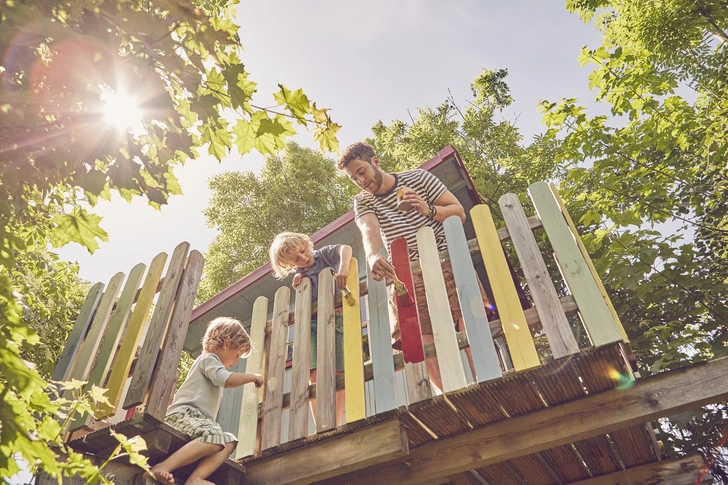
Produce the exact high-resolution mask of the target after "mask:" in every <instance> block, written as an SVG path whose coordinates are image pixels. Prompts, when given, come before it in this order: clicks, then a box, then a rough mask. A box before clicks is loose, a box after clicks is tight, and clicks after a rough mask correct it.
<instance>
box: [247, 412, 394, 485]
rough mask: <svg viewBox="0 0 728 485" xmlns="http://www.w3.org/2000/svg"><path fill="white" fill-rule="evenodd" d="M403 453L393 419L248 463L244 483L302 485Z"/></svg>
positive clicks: (252, 484) (251, 484)
mask: <svg viewBox="0 0 728 485" xmlns="http://www.w3.org/2000/svg"><path fill="white" fill-rule="evenodd" d="M407 452H408V444H407V433H406V431H405V430H404V429H403V428H402V425H401V424H400V423H399V420H396V419H395V420H390V421H385V422H383V423H379V424H376V425H374V426H370V427H367V428H364V429H362V430H359V431H357V432H355V433H353V434H344V435H340V436H337V437H334V438H330V439H326V440H322V441H319V442H316V443H310V444H308V445H307V446H305V447H302V448H297V449H294V450H291V451H288V452H286V453H284V454H282V455H276V456H273V457H271V458H268V459H262V460H258V461H255V462H252V463H249V464H247V465H246V469H247V470H246V473H245V484H246V485H264V484H265V485H268V484H273V483H275V484H276V485H303V484H307V483H313V482H318V481H319V480H325V479H328V478H331V477H336V476H337V475H340V474H341V473H347V472H352V471H354V470H359V469H361V468H364V467H367V466H373V465H377V464H379V463H383V462H386V461H388V460H392V459H395V458H403V457H405V456H407ZM337 483H343V482H337ZM371 483H394V482H371Z"/></svg>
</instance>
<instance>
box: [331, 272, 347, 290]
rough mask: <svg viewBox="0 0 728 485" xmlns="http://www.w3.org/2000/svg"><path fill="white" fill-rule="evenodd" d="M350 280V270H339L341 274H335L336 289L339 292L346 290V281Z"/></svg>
mask: <svg viewBox="0 0 728 485" xmlns="http://www.w3.org/2000/svg"><path fill="white" fill-rule="evenodd" d="M348 279H349V269H348V268H339V272H338V273H336V274H334V280H336V287H337V288H339V291H341V290H343V289H344V288H346V281H347V280H348Z"/></svg>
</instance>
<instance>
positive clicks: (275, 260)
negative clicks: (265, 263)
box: [268, 232, 313, 280]
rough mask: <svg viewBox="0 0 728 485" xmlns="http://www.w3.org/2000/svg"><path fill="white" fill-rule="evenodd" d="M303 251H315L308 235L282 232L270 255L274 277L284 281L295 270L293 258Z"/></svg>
mask: <svg viewBox="0 0 728 485" xmlns="http://www.w3.org/2000/svg"><path fill="white" fill-rule="evenodd" d="M303 249H313V241H311V238H310V237H308V236H307V235H306V234H301V233H298V232H282V233H280V234H278V235H277V236H276V237H275V239H273V242H272V243H271V245H270V250H269V251H268V254H269V255H270V264H271V266H272V267H273V275H274V276H275V277H276V278H278V279H279V280H282V279H283V278H285V277H286V276H288V275H289V274H290V273H291V272H292V271H293V270H294V268H295V266H294V265H292V264H291V263H290V260H291V256H292V255H293V254H295V253H296V252H298V251H301V250H303Z"/></svg>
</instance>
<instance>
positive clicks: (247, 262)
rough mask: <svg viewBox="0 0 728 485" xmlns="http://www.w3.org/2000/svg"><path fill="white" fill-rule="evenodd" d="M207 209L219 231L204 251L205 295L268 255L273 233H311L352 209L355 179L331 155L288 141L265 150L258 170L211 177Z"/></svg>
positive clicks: (200, 296)
mask: <svg viewBox="0 0 728 485" xmlns="http://www.w3.org/2000/svg"><path fill="white" fill-rule="evenodd" d="M210 188H211V189H212V193H213V195H212V198H211V199H210V203H209V205H208V207H207V209H205V216H206V217H207V223H208V225H209V226H210V227H213V228H216V229H218V231H219V234H218V236H217V237H216V238H215V240H214V241H213V242H212V243H211V244H210V246H209V247H208V250H207V254H206V255H205V260H206V264H205V274H204V277H203V279H202V281H201V283H200V289H199V291H198V299H199V300H200V301H205V300H207V299H209V298H211V297H212V296H214V295H215V294H217V293H218V292H220V291H222V290H224V289H225V288H227V287H228V286H230V285H231V284H232V283H234V282H235V281H237V280H239V279H240V278H242V277H243V276H245V275H246V274H248V273H249V272H251V271H253V270H255V269H256V268H258V267H259V266H261V265H263V264H265V263H266V262H267V261H268V248H269V247H270V243H271V242H272V241H273V238H274V237H275V235H276V234H278V233H279V232H282V231H295V232H302V233H305V234H313V233H314V232H316V231H317V230H319V229H321V228H322V227H323V226H325V225H326V224H328V223H329V222H331V221H333V220H334V219H336V218H337V217H339V216H340V215H342V214H344V213H345V212H347V211H348V210H350V209H351V197H352V196H353V195H354V193H355V187H354V184H352V183H351V182H349V180H348V179H347V178H346V177H345V176H344V175H342V174H341V173H340V172H339V171H338V170H337V169H336V164H335V162H334V161H333V160H331V159H328V158H326V157H324V156H323V154H321V153H320V152H317V151H315V150H311V149H310V148H304V147H300V146H298V145H297V144H295V143H293V142H289V143H288V146H287V148H286V151H285V152H284V153H283V155H281V156H268V157H266V160H265V166H264V167H263V170H262V171H261V173H260V176H256V175H255V174H254V173H252V172H227V173H224V174H222V175H217V176H215V177H213V178H212V179H211V180H210Z"/></svg>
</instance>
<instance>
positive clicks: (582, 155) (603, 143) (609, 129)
mask: <svg viewBox="0 0 728 485" xmlns="http://www.w3.org/2000/svg"><path fill="white" fill-rule="evenodd" d="M567 8H569V9H570V10H572V11H575V12H578V13H579V14H580V15H581V16H582V18H584V19H585V20H591V19H594V18H596V21H595V23H596V24H597V25H598V26H599V28H600V29H602V31H603V32H604V37H603V43H602V45H601V46H599V47H598V48H596V49H588V48H585V49H584V51H583V53H582V56H581V61H582V63H583V64H589V63H590V64H592V65H593V66H594V71H593V72H592V74H591V76H590V83H591V86H592V88H594V89H595V91H596V96H597V100H598V101H600V102H604V103H607V104H608V105H609V107H610V108H611V112H612V115H613V116H612V117H611V118H607V117H605V116H595V117H590V116H588V114H587V112H586V110H585V109H584V108H583V107H580V106H579V105H578V104H577V101H576V100H574V99H567V100H563V101H562V102H560V103H551V102H544V104H543V111H544V120H545V122H546V124H547V126H548V127H549V128H550V130H549V132H547V136H548V137H549V138H551V139H553V140H561V143H560V145H559V149H558V150H557V152H556V154H557V160H558V161H559V162H561V163H573V164H574V165H575V168H574V169H572V170H571V171H570V172H569V174H568V177H567V179H566V180H565V182H564V183H563V184H562V186H561V190H562V192H561V193H562V196H564V198H565V199H566V200H567V201H568V203H569V206H570V210H571V211H572V212H573V213H575V214H578V215H579V219H580V224H581V226H582V227H583V230H584V232H583V233H591V234H587V235H586V236H585V237H584V239H585V242H586V243H587V246H588V248H589V249H590V251H593V257H594V258H595V264H596V266H597V269H598V270H599V272H600V274H602V275H604V280H605V284H606V286H607V287H608V288H609V290H610V292H612V301H613V302H614V303H615V306H616V309H617V312H618V313H619V314H620V315H621V317H622V319H623V323H624V324H625V327H626V330H627V332H628V334H629V336H630V339H631V341H632V343H633V346H634V349H635V351H636V353H637V356H638V363H639V364H640V367H641V372H642V373H643V374H650V373H654V372H659V371H661V370H663V369H670V368H675V367H679V366H681V365H684V364H685V363H686V362H691V361H700V360H704V359H708V358H715V357H720V356H725V355H728V347H727V346H726V345H727V339H728V334H727V333H726V328H725V321H726V319H727V317H728V307H727V306H726V301H728V300H727V298H726V297H727V296H728V294H727V291H728V286H726V283H728V218H726V209H728V206H727V205H726V200H727V198H726V191H727V189H728V183H727V181H728V171H727V167H726V164H725V160H726V154H727V153H728V152H727V149H728V132H727V131H726V129H725V120H726V116H725V115H726V110H727V109H728V97H727V96H726V95H727V94H728V83H727V81H728V78H726V68H728V57H727V56H728V52H727V51H726V47H727V46H726V36H725V31H726V27H728V7H726V5H725V3H721V2H714V1H697V2H695V1H691V2H688V1H682V0H665V1H659V2H652V1H646V0H640V1H631V2H627V1H589V0H584V1H580V0H574V1H569V2H567ZM686 92H687V93H688V94H687V95H685V94H680V93H686ZM724 415H725V405H720V406H717V407H711V408H710V409H706V410H698V411H696V412H693V413H687V414H685V415H681V416H678V417H675V418H673V419H671V421H670V422H669V423H665V425H664V426H663V430H666V431H668V432H670V433H669V434H668V433H666V434H665V435H664V436H663V441H664V442H665V444H666V450H667V451H668V453H672V454H677V453H684V452H687V451H691V450H695V449H698V450H700V451H701V452H703V453H704V454H705V455H707V457H708V459H709V461H711V462H712V461H713V460H715V462H714V466H713V469H712V471H713V473H714V475H715V476H716V477H717V478H718V479H720V480H721V481H722V483H728V472H726V470H728V460H726V450H725V448H720V446H719V444H720V443H721V442H722V441H721V440H723V439H724V430H723V429H722V427H723V426H724V420H723V416H724ZM716 446H717V447H716Z"/></svg>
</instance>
